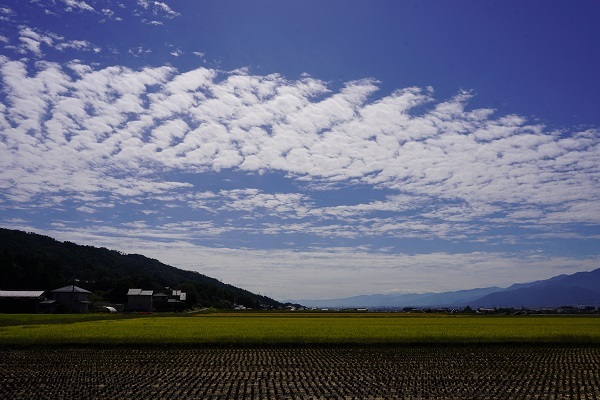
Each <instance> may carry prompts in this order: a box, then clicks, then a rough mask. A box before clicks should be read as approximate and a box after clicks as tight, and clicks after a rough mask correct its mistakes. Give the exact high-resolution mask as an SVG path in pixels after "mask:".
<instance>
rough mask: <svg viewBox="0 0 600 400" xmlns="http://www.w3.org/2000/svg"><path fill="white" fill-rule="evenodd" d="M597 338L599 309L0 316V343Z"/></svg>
mask: <svg viewBox="0 0 600 400" xmlns="http://www.w3.org/2000/svg"><path fill="white" fill-rule="evenodd" d="M431 343H438V344H440V343H446V344H456V343H470V344H476V343H571V344H572V343H596V344H599V343H600V318H599V317H598V316H585V317H584V316H502V317H499V316H493V317H492V316H487V317H484V316H446V315H406V314H392V313H389V314H386V313H359V314H349V313H320V314H319V313H229V314H228V313H209V314H197V315H191V316H165V315H148V316H135V315H129V316H128V315H120V316H105V317H104V316H102V315H96V316H94V315H83V316H76V315H65V316H46V315H29V316H6V315H0V347H2V346H5V347H7V346H8V347H15V346H18V347H31V346H57V345H58V346H70V345H107V346H113V345H157V344H163V345H195V346H199V345H200V346H229V345H235V346H262V347H264V346H287V347H289V346H306V345H370V346H373V345H396V344H431Z"/></svg>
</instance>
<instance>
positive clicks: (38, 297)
mask: <svg viewBox="0 0 600 400" xmlns="http://www.w3.org/2000/svg"><path fill="white" fill-rule="evenodd" d="M44 300H46V295H45V293H44V291H43V290H0V313H6V314H14V313H35V312H38V311H40V304H41V303H42V302H44Z"/></svg>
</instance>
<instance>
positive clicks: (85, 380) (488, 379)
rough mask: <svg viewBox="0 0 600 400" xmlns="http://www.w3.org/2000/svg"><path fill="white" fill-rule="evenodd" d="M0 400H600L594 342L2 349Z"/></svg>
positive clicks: (598, 350) (598, 351)
mask: <svg viewBox="0 0 600 400" xmlns="http://www.w3.org/2000/svg"><path fill="white" fill-rule="evenodd" d="M0 398H3V399H58V398H60V399H82V398H85V399H125V398H135V399H165V400H166V399H213V400H217V399H240V398H244V399H598V398H600V348H599V347H598V346H593V345H577V346H566V345H480V346H464V345H462V346H461V345H442V346H424V345H422V346H396V347H389V346H388V347H384V348H380V347H365V348H287V349H286V348H279V349H277V348H266V349H265V348H230V349H227V348H182V347H177V348H162V349H151V348H147V347H146V348H137V349H128V348H122V347H121V348H118V349H110V348H101V349H97V348H93V349H92V348H81V347H78V348H61V349H53V350H51V349H21V350H14V349H13V350H0Z"/></svg>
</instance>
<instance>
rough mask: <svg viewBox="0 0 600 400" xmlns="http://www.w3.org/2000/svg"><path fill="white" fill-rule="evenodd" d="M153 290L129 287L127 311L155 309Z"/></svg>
mask: <svg viewBox="0 0 600 400" xmlns="http://www.w3.org/2000/svg"><path fill="white" fill-rule="evenodd" d="M153 293H154V292H153V291H152V290H143V289H129V291H128V292H127V307H126V310H127V311H153V307H152V294H153Z"/></svg>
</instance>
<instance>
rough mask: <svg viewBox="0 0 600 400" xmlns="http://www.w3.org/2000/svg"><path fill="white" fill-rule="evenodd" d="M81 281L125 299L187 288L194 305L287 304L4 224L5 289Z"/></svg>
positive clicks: (99, 294)
mask: <svg viewBox="0 0 600 400" xmlns="http://www.w3.org/2000/svg"><path fill="white" fill-rule="evenodd" d="M70 284H76V285H78V286H81V287H83V288H85V289H87V290H90V291H92V292H93V293H94V298H95V299H98V300H99V299H104V300H108V301H110V302H113V303H124V302H125V301H126V294H127V290H128V289H129V288H143V289H152V290H154V291H165V288H166V287H168V288H177V289H182V290H183V291H185V292H186V293H187V294H188V296H187V305H188V306H190V307H191V306H195V305H199V306H205V307H217V308H228V307H231V306H233V304H240V305H244V306H246V307H252V308H255V309H256V308H276V307H279V306H281V305H282V304H281V303H279V302H277V301H275V300H273V299H270V298H268V297H265V296H260V295H257V294H254V293H251V292H249V291H247V290H243V289H240V288H237V287H235V286H231V285H228V284H225V283H222V282H220V281H219V280H217V279H214V278H210V277H208V276H205V275H202V274H200V273H198V272H192V271H184V270H181V269H178V268H175V267H172V266H169V265H166V264H163V263H161V262H160V261H158V260H155V259H151V258H148V257H145V256H142V255H139V254H123V253H121V252H118V251H115V250H109V249H106V248H97V247H93V246H82V245H78V244H75V243H71V242H59V241H57V240H55V239H52V238H50V237H47V236H42V235H38V234H35V233H26V232H22V231H15V230H8V229H2V228H0V289H3V290H11V289H12V290H15V289H23V290H28V289H29V290H33V289H39V290H52V289H56V288H59V287H61V286H66V285H70Z"/></svg>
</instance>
